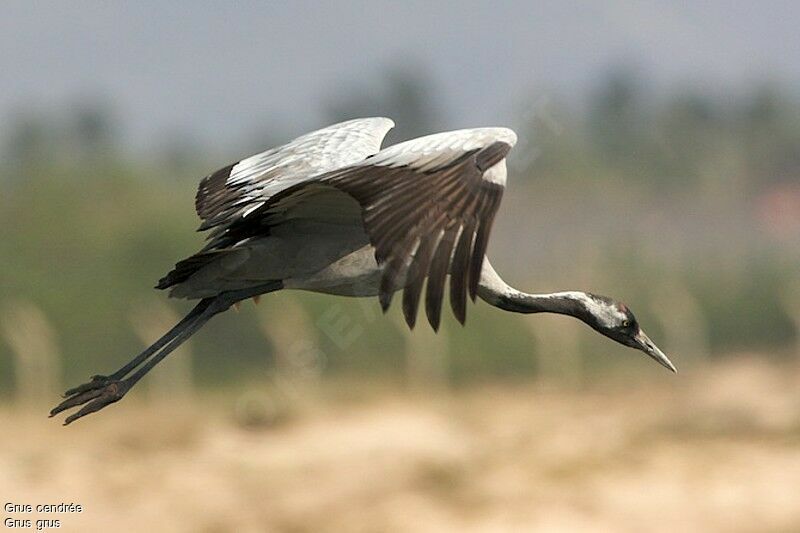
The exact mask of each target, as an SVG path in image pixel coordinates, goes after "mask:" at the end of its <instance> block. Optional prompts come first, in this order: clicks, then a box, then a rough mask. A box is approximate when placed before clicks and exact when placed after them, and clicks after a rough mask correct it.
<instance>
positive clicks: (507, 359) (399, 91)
mask: <svg viewBox="0 0 800 533" xmlns="http://www.w3.org/2000/svg"><path fill="white" fill-rule="evenodd" d="M408 79H409V78H408V77H407V76H403V75H401V74H398V73H397V72H393V73H390V75H389V77H388V80H389V82H387V83H388V84H389V86H390V88H391V90H388V89H387V90H386V91H385V92H384V93H381V94H383V95H384V96H383V97H381V96H371V97H370V98H365V99H361V98H355V99H354V98H343V99H341V100H338V101H334V102H332V103H331V106H330V107H331V112H330V115H331V117H332V118H331V121H334V120H338V119H343V118H352V117H353V116H357V115H366V114H377V113H380V114H388V115H392V116H393V118H394V119H395V120H396V121H397V122H398V124H405V126H404V128H405V129H404V130H403V131H402V137H403V138H405V137H412V136H415V135H419V134H424V133H428V132H429V131H430V130H432V129H437V128H436V124H437V121H436V119H435V116H434V114H433V113H432V111H431V110H432V109H435V105H433V104H431V100H430V93H429V91H427V89H426V88H425V87H426V84H425V82H424V80H412V81H408ZM355 94H359V93H358V92H356V93H355ZM364 94H372V93H370V92H368V91H367V92H364ZM362 100H367V101H368V109H363V106H360V105H359V101H362ZM522 107H523V111H524V112H522V113H520V116H524V117H527V118H525V119H524V120H523V119H521V123H518V124H514V125H512V126H514V127H515V128H516V129H517V131H518V133H519V134H520V139H521V142H520V145H519V146H518V148H517V150H515V152H514V154H513V158H512V160H511V176H510V191H509V194H508V196H507V198H506V200H505V201H504V207H503V212H502V214H501V219H500V221H499V224H498V227H497V228H496V231H495V234H494V237H493V243H492V255H493V256H494V258H495V259H494V263H495V266H496V267H497V268H498V270H499V271H500V272H501V273H503V274H504V275H505V276H506V277H508V278H509V280H510V281H514V282H515V284H517V285H519V286H520V288H521V289H524V290H532V291H534V290H535V291H550V290H566V289H582V290H591V291H592V292H597V293H604V294H609V295H612V296H616V297H619V298H620V299H623V300H624V301H626V302H627V303H629V304H630V305H631V306H632V307H633V308H634V310H635V311H636V312H637V314H638V315H639V318H640V322H641V323H643V324H644V325H645V326H646V328H647V329H648V331H649V332H650V334H651V336H652V337H653V338H655V339H656V340H658V341H659V344H663V345H664V348H665V350H666V351H667V352H670V349H671V347H672V346H671V344H673V345H675V347H677V345H678V344H680V342H681V341H682V339H684V337H685V338H689V337H692V338H700V339H702V340H703V342H697V343H695V344H693V345H690V346H689V347H688V348H685V349H686V350H689V351H691V352H693V353H681V354H674V355H675V358H674V359H675V361H676V363H677V364H678V366H679V367H680V366H681V365H682V363H683V364H686V363H689V362H691V361H692V360H693V358H701V357H717V356H723V355H725V354H729V353H734V352H738V351H745V350H747V351H754V352H758V353H772V354H776V356H781V355H785V354H789V353H793V352H791V350H790V347H791V346H793V343H794V342H795V340H796V336H797V335H798V332H797V331H796V329H795V328H796V327H797V326H796V324H797V322H796V320H797V318H796V317H794V316H793V315H792V311H791V308H790V306H787V305H786V300H787V295H789V294H792V293H791V291H793V290H798V289H797V280H798V278H799V277H800V273H799V272H798V268H797V266H798V264H800V223H799V222H798V220H797V218H796V216H797V211H792V210H791V209H789V210H788V211H787V210H786V209H785V206H786V205H787V202H788V205H789V206H790V207H791V205H793V203H794V202H797V201H798V199H800V105H798V102H797V99H796V98H795V97H794V96H793V95H792V94H791V93H788V92H784V91H783V90H782V89H781V88H780V87H778V86H772V85H769V84H765V85H763V86H760V87H754V88H752V90H750V91H740V92H738V93H736V94H728V93H724V92H721V91H719V90H714V91H711V90H707V91H703V90H701V89H698V88H677V89H675V90H673V91H671V92H669V94H666V95H660V96H657V95H656V94H655V92H654V91H652V90H650V89H649V88H648V87H647V84H646V80H641V79H639V78H637V76H636V75H635V73H631V72H628V71H625V70H619V71H614V72H612V73H610V74H609V76H608V78H607V79H606V80H604V81H603V82H602V83H600V84H599V85H598V88H597V91H596V92H595V93H594V95H593V97H592V98H591V100H590V101H589V103H588V105H587V106H585V108H582V107H580V106H575V105H572V106H570V105H567V104H566V103H564V102H557V101H553V100H547V101H544V100H541V99H539V100H537V99H535V98H533V97H532V98H531V101H530V102H528V103H523V105H522ZM384 109H390V110H391V113H390V112H387V111H381V110H384ZM407 118H408V120H407ZM439 129H440V128H439ZM271 134H272V135H273V136H274V137H275V138H284V137H285V136H281V135H280V132H271ZM118 136H119V131H118V126H117V124H115V122H114V118H113V113H111V112H110V110H109V109H107V108H106V107H104V106H102V105H96V106H93V105H88V106H87V105H78V106H76V109H75V110H74V111H72V112H71V113H67V116H61V117H47V116H37V115H36V114H33V113H28V114H21V115H20V116H18V118H17V120H16V122H14V123H12V124H11V125H9V127H8V135H7V137H6V142H5V146H4V155H3V162H2V166H0V183H2V187H3V191H4V192H3V194H2V195H0V227H2V228H3V232H2V234H1V235H0V254H2V257H3V261H0V306H3V305H6V306H7V305H13V302H15V301H20V300H24V301H30V302H33V303H34V304H35V305H37V306H38V307H39V308H40V309H41V310H42V311H43V312H44V314H45V316H46V317H47V318H48V319H49V320H50V321H51V323H52V328H53V330H54V331H55V334H56V339H57V343H58V347H59V350H60V356H61V358H62V361H63V378H64V380H66V381H67V382H69V383H73V382H78V381H82V380H83V379H84V378H85V377H86V376H88V375H89V374H92V373H97V372H101V373H102V372H106V371H110V370H112V369H114V368H116V367H117V366H119V365H121V364H122V363H124V362H125V361H127V360H128V359H129V358H130V357H131V356H132V355H133V354H135V353H137V352H138V351H140V350H141V349H142V342H141V340H140V339H139V338H137V336H136V335H135V334H134V332H133V329H132V327H131V318H130V317H131V313H132V308H133V307H134V306H136V305H139V304H147V302H153V301H155V300H158V299H164V298H165V296H166V295H163V294H156V293H155V292H153V291H149V290H148V287H150V286H152V285H153V284H154V283H155V281H156V280H157V279H158V278H159V277H160V276H161V275H162V274H163V273H164V272H166V271H167V270H168V269H169V268H170V267H171V265H172V264H173V263H174V262H175V261H177V260H178V259H180V258H182V257H184V256H186V255H189V254H191V253H192V252H194V251H195V250H196V249H197V248H199V247H200V245H201V242H202V237H201V236H200V235H198V234H195V233H193V232H192V230H193V229H194V228H195V227H196V225H197V220H196V219H195V218H194V212H193V208H192V198H193V195H194V190H195V187H196V183H197V181H198V180H199V178H200V177H201V176H202V175H204V174H205V173H207V172H208V171H209V170H211V169H213V168H215V167H220V166H222V165H223V164H225V163H226V162H227V161H226V160H223V159H219V160H218V159H216V157H215V156H214V155H213V154H210V155H209V154H208V153H207V152H200V151H196V152H193V151H192V150H191V148H186V150H184V151H181V153H176V152H175V151H174V150H173V151H170V150H169V149H165V151H164V153H161V154H154V155H153V156H152V157H150V158H141V157H134V156H132V155H131V154H130V153H127V152H125V151H124V150H122V148H121V147H120V146H119V141H118ZM174 146H182V145H181V144H180V143H179V142H177V141H176V143H175V145H174ZM187 146H188V145H187ZM241 155H243V154H241ZM234 157H235V156H234ZM787 198H788V200H787ZM775 205H777V207H774V208H773V206H775ZM781 206H783V207H781ZM797 209H798V210H800V208H797ZM291 302H294V303H297V304H299V306H300V308H301V309H302V310H303V311H304V313H305V316H306V322H305V325H304V326H303V327H297V331H296V332H295V335H296V336H297V338H300V339H310V340H311V341H312V342H313V343H314V344H315V345H316V346H317V347H318V349H319V351H320V352H321V353H322V354H324V368H323V375H324V376H340V375H350V376H361V375H369V376H373V377H376V378H380V379H385V380H388V381H397V382H400V383H402V382H403V381H404V380H405V379H406V378H407V368H408V361H407V359H408V354H407V347H408V346H409V334H408V333H407V332H405V331H404V329H403V328H402V327H401V326H400V325H399V321H398V320H386V319H384V318H382V317H381V316H379V315H380V313H379V311H378V309H379V308H378V304H377V301H373V300H372V299H371V300H368V301H354V300H347V299H336V298H331V297H327V296H323V295H314V294H293V293H287V294H284V293H281V294H276V295H270V296H268V297H266V298H264V300H263V301H262V304H261V307H259V308H258V309H257V310H256V311H254V310H253V309H254V308H253V306H251V305H246V306H244V307H243V311H242V313H240V314H239V315H236V314H235V313H226V314H225V315H224V316H222V317H219V318H217V319H215V320H214V321H213V322H212V324H210V325H209V326H208V327H207V328H205V330H204V331H202V332H201V333H200V334H198V335H197V336H196V338H195V339H193V341H192V347H193V352H192V357H193V362H194V373H195V377H196V380H197V381H198V383H200V384H202V385H220V384H223V385H224V384H226V383H232V382H234V381H237V382H238V381H247V380H251V379H252V380H259V379H262V378H263V377H265V376H270V375H272V374H273V373H274V372H275V366H276V365H275V360H276V354H277V352H278V351H279V350H280V349H281V348H280V347H276V346H275V345H274V344H273V342H272V341H271V340H270V338H269V335H265V333H264V324H265V323H272V322H276V323H277V322H279V321H280V319H281V316H282V311H283V309H284V308H285V306H286V305H287V303H291ZM170 305H173V306H174V307H175V308H176V309H177V310H179V311H180V312H185V311H186V310H188V309H189V308H190V304H189V303H187V302H170ZM392 313H393V314H396V313H397V309H394V310H393V311H392ZM469 315H470V316H469V318H468V323H467V327H466V328H463V329H462V328H461V327H460V326H458V325H457V324H456V323H455V321H454V320H453V319H452V318H451V317H448V318H447V319H446V321H445V324H444V327H443V334H444V335H445V339H446V344H445V346H447V347H448V348H447V357H446V358H445V361H446V370H445V374H446V376H447V379H449V381H450V382H451V383H455V384H461V383H470V382H474V381H482V380H486V379H498V378H502V379H527V378H530V377H533V376H536V375H537V374H538V373H539V372H542V371H543V370H542V369H543V368H544V367H545V366H547V365H544V364H543V362H544V361H546V360H547V358H548V357H557V354H558V353H559V350H561V351H565V350H566V351H565V353H570V354H573V355H574V356H575V357H577V359H576V361H577V362H576V363H575V365H574V366H573V367H570V368H572V370H570V371H571V372H577V373H579V374H580V375H581V376H583V375H585V374H588V373H591V372H595V371H620V372H626V371H628V370H627V369H629V368H632V367H631V361H632V360H633V357H631V355H632V352H629V351H628V350H626V349H624V348H622V347H620V346H618V345H616V344H613V343H611V342H609V341H607V340H606V339H603V338H600V337H599V336H597V335H596V334H593V333H592V332H590V331H589V330H588V328H585V326H582V325H580V324H578V323H575V322H574V321H569V320H568V319H563V320H562V319H548V320H541V319H540V318H539V317H520V316H514V317H510V316H508V315H507V314H504V313H501V312H499V311H497V310H494V309H491V308H489V307H488V306H486V305H482V304H479V305H476V306H474V307H472V308H471V309H470V311H469ZM553 320H556V321H553ZM331 324H338V325H337V326H331ZM342 324H344V325H342ZM421 327H427V326H426V325H422V326H421ZM331 328H333V330H336V331H339V330H343V331H345V333H346V335H345V337H347V339H346V342H344V341H342V339H341V338H339V336H338V334H331V333H330V331H331ZM553 328H558V329H559V331H561V330H562V329H563V333H560V332H559V333H557V334H556V336H555V337H553V336H552V335H550V336H548V334H549V331H548V330H552V329H553ZM414 334H415V335H416V334H419V332H414ZM570 343H572V344H570ZM570 346H574V347H576V348H574V349H571V348H569V347H570ZM620 352H624V357H622V356H620ZM647 364H648V362H645V361H640V362H639V363H637V365H635V367H636V368H639V367H645V366H646V365H647ZM13 373H14V363H13V354H12V352H11V349H10V346H9V344H8V343H5V342H0V387H2V389H3V390H4V391H8V390H10V389H11V388H12V387H13Z"/></svg>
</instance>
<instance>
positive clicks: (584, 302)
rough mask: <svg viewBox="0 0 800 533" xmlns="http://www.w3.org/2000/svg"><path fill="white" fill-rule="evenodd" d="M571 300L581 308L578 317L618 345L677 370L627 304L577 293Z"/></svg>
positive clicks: (594, 295) (604, 297) (674, 370)
mask: <svg viewBox="0 0 800 533" xmlns="http://www.w3.org/2000/svg"><path fill="white" fill-rule="evenodd" d="M578 295H579V296H578V297H577V298H575V301H577V302H578V305H579V306H580V307H581V308H582V309H581V310H582V312H581V313H580V315H579V318H580V319H581V320H583V321H584V322H586V323H587V324H588V325H589V326H591V327H592V328H593V329H594V330H595V331H598V332H600V333H602V334H603V335H605V336H606V337H608V338H610V339H614V340H615V341H617V342H618V343H620V344H624V345H625V346H630V347H631V348H636V349H637V350H641V351H643V352H644V353H646V354H647V355H649V356H650V357H651V358H653V359H655V361H656V362H657V363H658V364H660V365H662V366H664V367H665V368H668V369H669V370H671V371H673V372H677V369H676V368H675V365H673V364H672V362H671V361H670V360H669V358H667V356H666V355H664V352H662V351H661V350H660V349H659V348H658V346H656V345H655V344H654V343H653V341H651V340H650V337H648V336H647V335H646V334H645V332H644V331H642V328H641V327H640V326H639V322H638V321H637V320H636V317H635V316H633V313H632V312H631V310H630V309H628V306H626V305H625V304H623V303H621V302H617V301H615V300H612V299H611V298H608V297H606V296H598V295H596V294H588V293H578Z"/></svg>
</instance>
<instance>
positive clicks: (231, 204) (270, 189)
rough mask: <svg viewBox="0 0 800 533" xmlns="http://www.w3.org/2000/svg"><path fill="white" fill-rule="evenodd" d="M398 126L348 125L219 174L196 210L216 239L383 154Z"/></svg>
mask: <svg viewBox="0 0 800 533" xmlns="http://www.w3.org/2000/svg"><path fill="white" fill-rule="evenodd" d="M393 127H394V122H393V121H392V120H391V119H388V118H383V117H374V118H360V119H355V120H348V121H347V122H341V123H339V124H334V125H333V126H328V127H327V128H323V129H320V130H317V131H313V132H311V133H307V134H305V135H303V136H301V137H298V138H296V139H294V140H293V141H290V142H289V143H287V144H284V145H283V146H278V147H276V148H272V149H270V150H267V151H265V152H262V153H260V154H256V155H254V156H251V157H248V158H246V159H242V160H241V161H238V162H236V163H233V164H231V165H228V166H226V167H224V168H221V169H219V170H217V171H216V172H214V173H212V174H210V175H208V176H206V177H205V178H203V180H202V181H201V182H200V186H199V188H198V190H197V196H196V198H195V208H196V209H197V214H198V215H199V216H200V218H201V219H203V223H202V224H201V225H200V228H199V229H200V230H207V229H211V228H215V230H214V231H212V232H211V234H210V235H209V238H213V237H214V236H216V235H218V234H219V233H221V232H223V231H224V229H225V228H227V227H228V226H230V225H231V224H233V223H235V222H236V221H237V220H238V219H240V218H241V217H242V216H245V215H247V214H249V213H252V212H253V211H255V210H257V209H258V208H260V207H261V206H263V205H264V204H266V203H267V202H268V201H269V200H270V198H271V197H272V196H274V195H275V194H277V193H279V192H280V191H282V190H284V189H287V188H289V187H292V186H294V185H297V184H298V183H302V182H303V181H305V180H308V179H310V178H313V177H315V176H318V175H319V174H321V173H324V172H328V171H332V170H335V169H337V168H340V167H343V166H346V165H352V164H355V163H358V162H359V161H362V160H363V159H364V158H366V157H368V156H370V155H372V154H375V153H376V152H378V150H380V148H381V142H382V141H383V138H384V137H385V136H386V133H387V132H388V131H389V130H390V129H392V128H393Z"/></svg>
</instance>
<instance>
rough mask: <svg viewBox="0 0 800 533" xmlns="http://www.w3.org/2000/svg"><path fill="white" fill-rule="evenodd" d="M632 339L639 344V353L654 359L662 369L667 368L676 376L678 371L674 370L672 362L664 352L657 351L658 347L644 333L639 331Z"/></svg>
mask: <svg viewBox="0 0 800 533" xmlns="http://www.w3.org/2000/svg"><path fill="white" fill-rule="evenodd" d="M634 339H636V342H637V343H638V344H639V349H640V350H641V351H643V352H644V353H646V354H647V355H649V356H650V357H652V358H653V359H655V360H656V362H657V363H658V364H660V365H661V366H663V367H664V368H668V369H669V370H672V371H673V372H675V373H676V374H677V373H678V369H677V368H675V365H673V364H672V361H670V360H669V358H668V357H667V356H666V355H664V352H662V351H661V350H659V349H658V346H656V345H655V344H654V343H653V341H651V340H650V337H648V336H647V334H645V332H644V331H642V330H641V329H640V330H639V333H637V334H636V336H635V337H634Z"/></svg>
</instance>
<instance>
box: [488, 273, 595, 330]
mask: <svg viewBox="0 0 800 533" xmlns="http://www.w3.org/2000/svg"><path fill="white" fill-rule="evenodd" d="M478 296H480V297H481V299H482V300H484V301H485V302H487V303H488V304H490V305H493V306H495V307H497V308H500V309H503V310H505V311H512V312H514V313H558V314H561V315H569V316H573V317H575V318H578V319H580V320H584V321H585V320H586V318H587V317H586V307H585V305H584V304H583V303H582V302H583V300H584V299H585V298H586V295H585V293H582V292H577V291H565V292H554V293H550V294H528V293H525V292H521V291H518V290H517V289H515V288H513V287H511V286H510V285H508V284H507V283H506V282H505V281H503V279H502V278H501V277H500V276H499V275H498V274H497V272H495V270H494V268H492V265H491V264H490V263H489V259H488V258H484V260H483V270H482V272H481V281H480V286H479V288H478Z"/></svg>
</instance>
